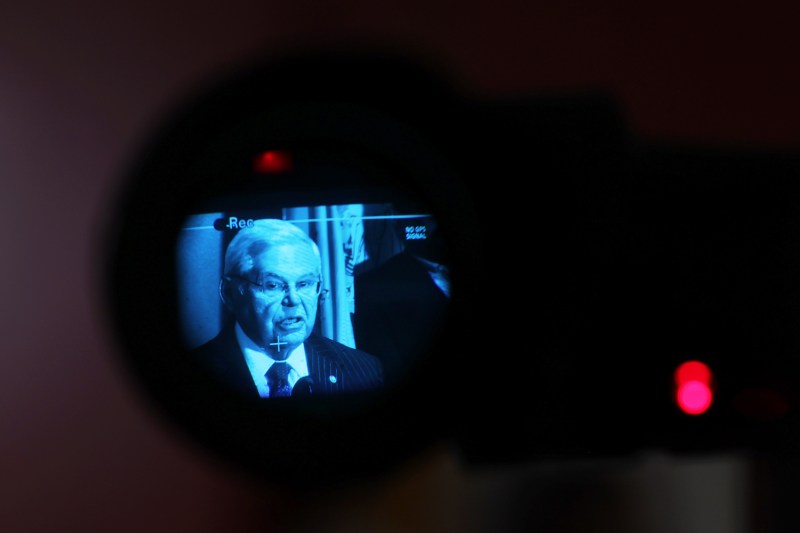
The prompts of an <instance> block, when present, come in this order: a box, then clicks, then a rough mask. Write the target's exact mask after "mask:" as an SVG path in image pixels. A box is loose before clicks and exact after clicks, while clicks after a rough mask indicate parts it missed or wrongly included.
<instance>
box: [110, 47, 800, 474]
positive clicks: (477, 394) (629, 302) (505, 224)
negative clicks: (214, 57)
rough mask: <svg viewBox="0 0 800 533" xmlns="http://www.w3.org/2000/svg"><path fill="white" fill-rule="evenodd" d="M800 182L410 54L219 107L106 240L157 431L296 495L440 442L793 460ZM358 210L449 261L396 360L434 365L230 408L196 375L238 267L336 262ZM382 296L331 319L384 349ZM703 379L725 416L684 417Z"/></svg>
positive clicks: (158, 162)
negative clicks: (286, 258) (333, 244)
mask: <svg viewBox="0 0 800 533" xmlns="http://www.w3.org/2000/svg"><path fill="white" fill-rule="evenodd" d="M798 168H800V167H799V166H798V164H797V160H796V158H795V157H793V156H792V154H782V155H779V154H757V153H744V152H726V151H723V150H716V151H713V150H711V149H696V148H694V149H693V148H692V147H677V146H665V145H659V144H654V143H649V144H648V143H644V142H641V141H640V140H638V139H635V138H634V137H633V135H631V134H630V132H628V131H627V128H626V126H625V123H624V119H623V113H622V110H621V109H620V107H619V105H618V103H617V102H616V101H615V100H614V98H613V97H611V96H609V95H606V94H575V95H550V96H548V95H538V96H534V97H529V98H525V99H505V100H502V101H495V100H491V101H489V100H486V99H481V98H479V97H476V96H474V95H470V94H468V92H467V91H465V90H464V88H463V87H459V86H458V85H457V84H456V83H454V82H452V80H450V79H448V78H447V76H446V75H445V74H443V73H441V72H440V71H438V70H437V66H435V65H434V66H431V65H427V64H425V62H418V61H414V60H410V59H408V58H403V57H399V56H396V55H381V54H374V55H369V54H366V55H365V54H336V53H329V54H300V55H297V56H286V57H283V58H280V59H276V60H270V61H267V62H265V63H264V64H261V65H257V66H255V67H253V68H250V69H248V70H247V71H246V72H245V73H244V74H239V75H236V76H231V77H230V78H228V79H226V80H224V81H222V82H220V83H215V84H213V87H211V88H209V90H207V91H205V92H203V93H202V94H200V95H199V96H197V97H196V98H195V99H192V100H191V101H189V102H188V103H187V104H186V105H185V106H184V107H183V108H181V109H178V110H177V111H176V113H175V114H174V115H173V116H171V117H168V118H167V120H165V122H164V124H163V127H162V128H161V129H160V130H159V131H157V132H156V134H155V135H154V136H153V138H152V139H151V140H150V141H149V142H148V143H147V144H146V145H145V146H143V147H142V150H141V157H140V158H139V159H138V160H137V161H135V164H134V165H133V166H132V168H131V172H130V175H129V176H128V181H127V183H126V188H125V189H124V190H123V191H122V194H121V196H120V201H119V208H118V209H117V210H116V211H115V213H116V214H117V215H116V216H117V217H118V218H117V219H116V220H115V221H114V222H116V223H115V224H112V225H111V228H112V230H111V232H110V234H109V239H108V242H107V245H108V247H107V250H106V253H107V257H108V258H109V262H108V265H107V266H108V269H107V271H108V277H107V280H106V281H107V289H108V290H107V293H108V295H109V304H110V311H111V316H112V318H113V327H114V329H115V332H116V333H117V335H118V338H119V339H120V343H121V346H122V348H123V353H124V357H125V362H126V365H127V368H128V369H129V370H130V372H131V375H132V377H133V379H134V380H135V381H136V383H137V384H138V385H139V386H140V387H141V390H142V391H143V393H144V395H145V398H146V399H147V400H148V401H150V402H152V405H153V406H154V408H155V410H156V411H157V412H159V413H162V414H163V415H164V416H165V417H166V418H167V419H168V420H169V423H171V424H173V425H175V426H177V427H179V428H180V429H181V430H182V431H183V432H184V433H185V435H187V436H188V437H189V438H190V439H192V440H193V441H196V442H199V443H201V444H202V445H203V446H205V447H206V448H207V449H209V450H211V451H212V452H213V453H214V454H216V455H218V456H220V457H222V458H223V459H224V460H225V461H227V462H229V463H231V464H232V465H234V466H235V467H237V468H239V469H241V470H243V471H247V472H249V473H251V474H253V475H256V476H258V477H260V478H265V479H267V480H269V481H271V482H276V483H285V484H292V485H296V486H298V487H316V486H319V485H326V484H330V483H338V482H342V481H351V480H354V479H359V478H361V477H363V476H373V475H378V474H380V473H382V472H384V471H386V470H387V469H390V468H394V467H397V466H399V465H401V464H403V462H404V461H406V460H408V459H409V458H412V457H414V456H415V455H416V454H417V453H418V452H420V451H421V450H424V449H426V448H427V447H429V446H431V445H433V444H434V443H437V442H447V443H450V444H451V445H453V446H455V447H456V448H457V449H458V450H459V451H460V453H461V456H462V457H463V458H464V459H465V460H466V461H467V462H469V463H471V464H496V463H501V462H518V461H535V460H544V459H550V458H561V459H571V458H579V457H587V456H591V457H597V456H607V455H626V454H631V453H635V452H637V451H640V450H643V449H646V448H659V449H666V450H670V451H674V452H678V453H680V452H690V453H697V452H705V451H716V450H720V449H731V448H733V449H743V450H754V451H762V450H763V451H790V450H793V449H795V448H796V446H795V444H796V430H795V427H796V425H797V424H796V423H795V422H794V419H795V417H796V413H795V411H796V409H797V407H796V405H797V404H796V397H795V396H796V390H797V387H796V381H797V378H796V376H797V372H796V370H797V369H796V363H795V362H794V354H795V353H796V352H797V348H798V344H800V338H798V333H797V331H798V328H797V327H796V325H797V321H798V318H800V309H798V302H800V298H798V296H800V295H798V294H796V292H797V291H798V288H797V285H798V284H797V283H796V282H795V281H794V280H795V275H794V273H795V270H796V268H797V265H800V261H798V259H799V258H798V253H797V244H796V243H797V242H800V241H798V240H797V239H796V235H795V233H796V232H797V231H798V229H797V228H800V224H798V222H800V216H798V207H797V205H798V204H797V203H796V202H794V197H795V194H796V190H797V184H796V183H795V181H796V180H795V179H794V178H795V176H796V175H797V170H798ZM342 206H356V207H357V208H358V212H357V214H356V215H355V216H352V217H350V218H348V220H349V221H350V222H353V221H355V223H356V224H357V225H358V227H360V228H362V230H363V232H364V233H369V232H370V231H371V232H373V234H374V233H375V232H376V231H377V229H376V228H381V231H382V232H384V233H382V234H385V235H388V233H387V232H388V229H387V228H389V227H390V226H391V227H397V228H400V237H399V241H395V240H391V241H390V240H389V237H385V238H383V240H380V239H379V240H376V241H373V242H377V243H379V244H381V246H383V247H386V246H388V244H387V243H389V242H394V243H395V244H396V245H397V242H400V244H399V245H397V246H399V247H400V248H408V249H409V250H415V249H423V248H425V246H427V248H428V249H431V248H435V250H434V251H435V252H436V255H438V256H439V257H440V258H445V259H444V261H445V262H446V263H447V265H448V267H449V273H450V276H451V277H450V289H451V290H450V293H449V298H448V303H447V305H446V307H444V308H443V310H442V311H441V313H440V314H439V315H437V316H435V318H431V317H430V316H427V315H425V316H423V314H422V313H421V312H413V311H405V314H404V315H402V314H401V316H402V317H403V321H402V323H401V326H400V327H401V331H404V332H407V335H403V334H401V335H400V336H398V338H406V337H407V338H409V339H412V340H414V341H415V342H416V343H410V344H408V346H410V347H405V348H404V349H403V350H399V351H398V353H395V354H393V359H392V360H391V361H392V362H391V363H390V364H389V365H388V366H387V367H386V368H388V369H389V370H390V371H391V374H390V375H391V379H389V380H387V386H386V387H385V388H383V389H381V390H373V391H364V392H360V393H357V394H347V395H339V396H337V395H326V396H323V395H317V394H311V395H310V396H307V397H303V398H295V397H293V398H291V400H288V401H283V400H275V399H271V398H270V399H266V400H265V399H262V398H252V397H244V396H242V395H240V394H238V393H237V391H233V390H230V389H228V388H226V387H224V386H222V385H221V384H220V382H219V381H218V380H216V379H215V377H214V376H213V373H209V372H208V369H207V368H203V367H202V365H201V364H199V363H198V362H197V361H196V360H195V359H194V358H193V355H192V353H193V352H192V350H193V348H195V347H196V345H197V344H198V343H200V342H203V341H205V340H207V339H208V338H209V336H210V335H212V334H213V333H214V332H215V329H216V326H209V327H207V329H208V331H205V330H202V331H198V330H197V329H196V328H195V326H196V323H204V321H206V320H207V318H205V317H207V316H212V315H213V317H214V318H213V323H214V324H218V323H220V322H222V321H224V320H225V316H224V314H225V311H224V309H222V310H220V309H219V302H215V303H208V302H212V301H215V298H216V294H215V292H216V291H217V285H216V282H215V280H218V279H219V275H220V274H221V272H220V269H221V263H222V261H223V258H224V246H225V244H226V243H227V242H229V241H230V239H231V237H232V236H233V235H234V234H235V233H236V232H238V231H240V230H243V229H245V228H247V227H248V226H249V225H251V224H254V223H255V221H256V220H258V219H260V218H280V217H284V218H286V217H287V216H288V215H287V213H299V212H302V213H305V214H306V215H308V214H309V213H313V214H314V217H313V220H312V219H311V218H309V219H308V220H305V219H303V224H307V227H311V226H308V224H314V223H319V224H320V225H318V226H314V227H317V228H318V229H316V230H313V231H315V232H316V233H315V236H317V237H319V236H320V235H322V234H323V233H325V232H327V231H329V230H331V228H334V227H336V228H340V227H341V226H342V225H343V224H345V223H346V222H347V221H345V220H344V215H342V213H344V212H345V211H346V209H345V210H342V209H341V207H342ZM324 208H327V210H325V209H324ZM298 209H301V211H298ZM337 209H338V210H337ZM381 209H384V211H381ZM326 213H327V214H326ZM331 213H334V215H331ZM365 213H366V214H369V213H373V214H374V213H383V214H384V215H386V216H375V217H372V218H370V217H369V216H365ZM336 214H338V215H336ZM292 216H294V215H292ZM298 216H299V215H298ZM309 216H310V215H309ZM348 216H349V215H348ZM198 217H199V218H198ZM320 217H321V218H320ZM337 217H339V218H337ZM300 218H301V219H302V216H300ZM367 219H369V222H366V220H367ZM190 220H191V221H194V222H197V221H198V220H203V221H204V222H202V223H199V224H198V225H197V226H196V227H203V228H205V231H206V234H207V235H209V238H208V239H205V240H203V241H202V242H203V243H204V244H202V246H205V245H206V244H205V243H207V242H212V241H213V243H214V248H213V252H208V251H205V250H206V248H202V247H200V248H198V246H199V245H198V244H197V243H196V242H195V241H196V239H195V238H194V237H192V238H188V237H186V235H187V224H189V222H187V221H190ZM320 221H321V222H320ZM434 229H435V232H436V237H437V240H436V244H435V246H434V242H433V241H434V240H433V238H432V234H433V232H434ZM309 231H311V230H309ZM331 231H332V230H331ZM325 234H326V235H327V233H325ZM348 235H352V233H350V234H348ZM393 238H394V237H393ZM420 245H425V246H422V247H421V246H420ZM337 246H339V245H337ZM397 246H396V248H397ZM339 248H341V246H339ZM367 255H368V256H369V254H367ZM388 255H391V253H390V254H388ZM377 256H378V255H377V252H374V253H372V254H371V257H377ZM348 257H349V258H350V263H349V268H350V269H351V270H357V267H358V265H357V264H353V261H352V257H353V256H352V255H350V256H348ZM209 262H210V263H211V264H212V266H210V267H209V266H206V267H204V268H206V270H205V271H204V273H203V274H201V275H195V274H194V272H195V270H194V269H195V267H197V265H201V264H205V263H209ZM198 268H199V267H198ZM342 268H346V267H342ZM351 273H352V274H355V273H354V272H350V271H348V275H350V274H351ZM335 274H336V273H331V274H329V276H328V277H329V280H326V281H330V280H333V279H339V278H341V276H339V278H337V277H336V275H335ZM352 277H353V278H357V276H355V275H353V276H352ZM198 280H205V281H204V282H203V283H202V287H200V282H199V281H198ZM323 284H324V283H323ZM343 287H344V285H342V284H341V283H340V284H338V285H336V284H333V285H331V286H330V287H327V288H326V291H328V292H323V293H322V294H321V298H323V299H324V298H326V297H329V298H337V297H338V295H339V294H340V293H342V292H343V291H344V290H345V289H344V288H343ZM358 289H359V287H358V284H357V283H356V285H355V293H356V298H358V297H359V294H360V293H359V290H358ZM347 290H350V289H347ZM415 290H416V289H413V290H412V292H411V294H412V296H410V297H408V296H407V297H406V298H405V299H404V300H403V302H406V303H408V301H409V300H414V299H417V296H415V295H416V293H414V292H413V291H415ZM330 291H332V292H330ZM368 292H369V291H367V290H365V291H362V292H361V294H364V293H368ZM406 292H408V290H407V291H406ZM377 294H379V295H380V296H379V297H378V301H377V303H376V302H374V301H373V302H372V305H374V307H373V308H372V309H375V311H370V312H366V311H363V309H367V307H366V306H367V305H368V304H367V303H362V304H361V306H359V304H358V300H356V305H355V307H354V308H351V312H350V316H349V317H348V316H347V312H346V311H341V312H340V313H339V314H337V315H336V317H337V318H336V320H334V322H336V321H337V320H338V321H341V320H339V319H340V318H346V319H348V320H350V321H351V322H352V323H353V324H354V325H355V326H354V331H355V332H356V333H357V334H358V330H359V328H361V329H362V330H366V331H369V329H370V327H371V326H364V324H365V323H366V322H365V321H366V318H365V317H368V316H371V315H373V314H377V313H380V312H382V311H384V310H385V309H387V308H389V307H391V305H393V301H390V300H388V299H387V300H386V301H385V303H383V302H382V301H380V298H384V294H383V293H382V292H380V293H377ZM386 298H388V296H387V297H386ZM337 301H338V300H337ZM351 301H352V300H351ZM187 302H188V303H187ZM323 304H324V301H323V300H320V305H323ZM215 306H217V307H216V308H215ZM198 309H202V310H201V311H198ZM337 309H338V308H337ZM409 309H410V308H409ZM360 310H362V314H361V315H359V311H360ZM206 311H208V313H207V314H204V313H206ZM330 313H331V312H329V313H328V314H330ZM228 318H230V317H228ZM327 318H330V317H327ZM325 320H326V317H324V316H323V317H322V318H320V319H318V324H317V327H318V328H319V327H326V326H324V323H325ZM320 324H323V326H320ZM206 326H207V324H206ZM206 326H202V327H206ZM193 328H195V329H193ZM201 329H202V328H201ZM187 339H188V340H187ZM358 341H359V338H358V336H356V338H355V339H354V342H355V344H356V347H358ZM278 342H280V339H278ZM365 342H366V341H365ZM398 342H400V341H394V345H395V346H396V345H398ZM389 345H390V346H391V343H389ZM686 360H701V361H703V362H705V363H706V364H708V366H709V367H710V368H711V371H712V373H713V379H712V380H711V381H710V382H709V387H710V390H711V391H712V392H713V394H714V397H713V401H712V403H711V406H710V408H709V409H708V411H706V412H705V413H703V414H702V415H687V414H685V413H683V412H682V411H681V410H680V409H679V408H678V406H677V404H676V397H675V394H676V383H675V376H674V371H675V369H676V368H677V366H678V365H679V364H680V363H681V362H683V361H686ZM384 362H386V361H384ZM332 377H333V376H332Z"/></svg>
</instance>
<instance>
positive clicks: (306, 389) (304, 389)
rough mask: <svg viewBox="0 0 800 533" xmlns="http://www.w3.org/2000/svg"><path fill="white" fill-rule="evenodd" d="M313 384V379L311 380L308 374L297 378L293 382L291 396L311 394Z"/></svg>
mask: <svg viewBox="0 0 800 533" xmlns="http://www.w3.org/2000/svg"><path fill="white" fill-rule="evenodd" d="M313 384H314V380H312V379H311V377H310V376H306V377H304V378H301V379H298V380H297V383H295V384H294V388H293V389H292V396H297V397H301V396H311V389H312V385H313Z"/></svg>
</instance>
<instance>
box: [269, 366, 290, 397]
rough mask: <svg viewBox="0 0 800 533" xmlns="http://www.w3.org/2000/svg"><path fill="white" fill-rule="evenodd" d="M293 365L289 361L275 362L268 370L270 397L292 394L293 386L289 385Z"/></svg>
mask: <svg viewBox="0 0 800 533" xmlns="http://www.w3.org/2000/svg"><path fill="white" fill-rule="evenodd" d="M291 370H292V367H291V366H289V363H285V362H275V363H273V364H272V366H271V367H269V370H267V373H266V374H265V375H266V378H267V383H268V384H269V397H270V398H276V397H279V396H291V395H292V387H291V385H289V379H288V377H289V372H290V371H291Z"/></svg>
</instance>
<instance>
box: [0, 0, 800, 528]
mask: <svg viewBox="0 0 800 533" xmlns="http://www.w3.org/2000/svg"><path fill="white" fill-rule="evenodd" d="M795 21H796V17H795V16H794V13H793V12H792V10H791V9H790V8H789V6H788V3H786V2H769V1H767V2H759V3H758V4H755V3H753V4H747V3H738V4H733V3H721V2H710V3H704V4H701V5H698V4H696V3H691V2H670V3H667V2H657V3H652V2H651V3H642V2H617V3H608V2H604V3H599V2H598V3H589V2H575V3H570V2H564V3H559V4H558V5H557V6H544V5H538V4H537V3H525V2H491V3H487V4H486V5H482V4H479V3H467V4H464V3H457V2H436V3H433V4H431V3H430V2H409V1H404V2H384V3H381V4H379V5H376V4H374V3H371V2H336V3H330V4H324V5H320V4H318V3H316V2H308V1H297V2H286V3H277V2H251V1H246V0H233V1H230V2H226V3H224V4H220V5H217V4H213V3H210V2H192V3H189V2H178V1H171V2H160V3H132V2H129V3H123V4H119V5H115V4H111V3H106V2H96V1H80V0H79V1H77V2H71V3H69V4H63V3H59V2H52V1H42V2H37V1H32V2H26V3H10V2H5V3H4V4H2V5H0V175H2V182H3V188H2V190H3V193H2V194H1V195H0V206H2V209H0V212H2V214H3V221H4V224H3V227H4V231H3V232H2V233H0V235H2V237H0V238H2V248H3V250H5V255H4V258H5V259H4V260H3V261H2V267H0V268H2V276H1V277H0V279H2V280H3V281H2V285H3V293H2V294H3V299H4V304H3V306H2V308H1V309H2V317H0V318H1V320H0V323H2V324H3V326H2V328H3V334H2V335H1V336H0V338H2V341H0V342H2V345H1V346H2V347H1V348H0V353H1V354H2V362H3V371H2V373H0V391H1V392H0V394H2V398H1V399H0V405H2V407H0V435H1V436H2V437H0V496H1V498H0V501H2V503H1V504H0V529H3V530H4V531H34V530H36V531H42V530H50V529H70V530H72V529H79V530H85V531H88V530H105V529H111V528H114V529H117V530H121V531H140V530H143V529H147V530H151V531H184V530H186V531H218V530H223V529H224V530H239V531H251V530H252V531H260V530H274V529H275V528H278V527H280V526H281V525H287V524H288V523H289V522H288V520H289V519H290V518H291V517H299V518H298V519H297V520H296V521H295V522H294V523H295V524H298V523H299V524H302V527H304V528H306V529H310V530H314V531H345V530H346V531H352V530H379V531H407V530H416V531H419V530H422V531H433V530H438V531H495V530H503V529H514V527H519V528H520V529H523V530H535V529H536V528H540V529H542V530H545V531H551V530H553V531H573V530H574V531H594V530H596V531H605V530H615V531H642V530H646V531H654V532H659V531H687V530H698V531H700V530H702V531H707V532H709V531H726V532H730V531H759V530H766V531H780V530H782V529H780V526H781V525H782V524H790V523H791V516H790V515H789V514H788V512H789V511H788V506H786V505H783V504H782V503H781V502H782V501H784V500H785V499H787V496H786V495H787V494H791V493H790V492H787V489H788V488H789V487H791V485H779V484H777V483H776V481H775V477H774V475H773V474H771V472H772V471H770V470H766V471H765V470H764V469H763V468H762V466H761V465H759V464H757V463H754V462H752V461H750V460H748V459H745V458H743V457H740V456H737V455H735V454H712V455H711V456H704V457H702V458H685V457H671V456H669V455H668V454H663V453H660V452H658V451H652V452H651V451H645V452H643V453H642V454H637V455H636V456H635V457H628V458H624V459H622V460H620V459H618V458H617V459H614V460H608V461H606V460H601V459H597V460H594V461H586V460H582V461H579V462H576V463H566V464H565V463H560V462H559V463H553V464H540V463H537V464H527V463H526V464H516V465H510V466H509V465H504V466H501V467H497V468H478V469H470V468H466V467H464V466H463V465H462V464H461V463H460V462H459V460H458V456H457V454H456V453H454V452H453V451H452V450H450V449H447V448H442V449H435V450H431V452H430V453H429V454H427V455H425V456H424V457H420V458H419V460H418V461H417V462H415V463H414V464H410V465H408V467H407V468H404V469H402V470H401V471H399V472H395V473H392V474H391V475H387V476H386V478H385V479H382V480H381V481H380V482H375V483H373V484H370V485H369V486H366V487H365V486H356V487H352V488H350V489H347V490H342V491H339V492H337V493H336V494H328V495H317V496H315V497H314V498H312V499H300V498H298V497H295V495H292V494H285V493H283V492H281V491H279V490H278V489H277V488H275V487H269V486H261V485H258V484H256V483H254V482H253V481H252V480H244V479H241V478H239V477H238V476H237V475H235V474H233V473H231V472H230V471H228V470H227V469H226V468H225V467H224V466H223V465H221V464H218V463H216V462H214V461H211V460H209V459H208V458H207V457H206V456H205V455H204V452H203V451H202V450H200V449H198V448H196V447H195V446H194V445H193V444H192V443H189V442H186V441H185V440H184V439H183V438H182V437H180V436H178V435H176V434H175V432H174V431H173V430H172V428H171V427H169V426H168V425H167V424H166V423H164V422H163V421H162V420H160V419H159V418H158V417H157V416H155V415H154V414H153V413H152V412H151V411H150V409H149V408H148V407H147V405H146V404H145V403H144V402H143V400H142V398H141V397H140V396H139V393H138V389H137V388H136V387H135V386H134V384H132V383H131V382H129V380H128V377H127V375H126V374H125V373H124V372H123V371H122V369H121V366H120V365H119V362H118V359H117V357H118V347H117V346H116V344H115V342H114V339H112V338H111V336H110V334H109V331H108V328H107V325H108V324H107V320H106V317H105V316H104V312H105V310H104V308H103V307H102V305H101V295H100V293H99V290H100V285H99V283H98V280H99V275H100V272H99V268H100V265H101V262H100V259H101V257H100V255H99V254H100V253H101V249H100V247H99V239H100V237H101V236H102V231H103V229H104V225H106V224H108V221H109V219H110V217H111V215H112V213H111V210H112V209H113V198H114V194H115V193H116V191H117V189H118V187H119V186H120V184H121V177H122V175H123V173H124V171H125V169H126V168H127V164H128V162H129V160H130V158H131V157H133V155H134V154H135V153H136V150H137V148H138V146H139V143H140V142H141V141H142V140H143V139H144V138H145V137H146V136H147V134H148V133H149V132H150V131H151V128H152V127H153V126H154V125H155V124H156V123H157V121H158V120H159V119H160V118H161V117H162V114H163V113H164V112H166V111H167V110H169V109H170V108H171V106H173V105H175V104H177V103H179V102H181V100H182V97H183V96H184V95H186V94H187V93H188V92H189V91H191V90H192V89H194V88H195V87H196V86H197V84H198V83H202V82H204V81H206V80H208V79H209V77H210V76H215V75H216V74H218V73H222V72H226V71H227V70H228V69H231V68H233V67H234V66H235V65H237V64H239V63H240V62H243V61H245V60H247V59H248V58H252V57H256V56H258V55H260V54H261V53H262V52H263V51H268V52H271V53H272V52H277V51H280V50H282V49H285V48H289V47H292V46H294V45H298V44H304V45H306V44H324V43H326V42H341V41H342V40H345V41H348V42H355V43H359V42H361V43H364V44H363V46H367V43H370V42H373V41H374V42H380V43H390V44H393V45H397V46H399V47H407V48H408V49H409V50H413V51H414V52H415V53H417V54H423V55H425V56H427V57H429V58H430V59H431V60H434V61H437V62H440V63H441V64H442V65H445V66H446V67H447V68H449V69H450V70H451V71H452V73H454V74H455V75H456V76H458V77H459V78H460V79H461V80H463V83H464V85H465V86H466V87H468V88H469V89H470V90H471V91H473V92H474V94H476V95H481V96H487V97H492V98H504V97H512V96H520V95H521V96H525V97H531V96H533V97H535V96H536V95H537V94H553V93H564V94H569V93H571V92H576V91H583V90H586V89H603V90H608V91H611V92H612V93H613V94H615V95H617V96H618V98H619V99H620V101H621V102H622V104H623V111H624V119H625V122H626V125H627V127H628V128H630V130H631V131H632V132H633V133H634V134H635V135H636V136H639V137H641V138H644V139H648V140H652V141H670V142H673V141H675V142H680V143H689V144H694V145H697V146H708V147H718V146H721V147H728V148H734V149H742V150H744V149H756V148H757V149H761V150H768V151H771V150H775V151H793V150H797V149H800V126H798V124H800V103H798V101H797V94H800V74H798V69H797V68H796V57H797V53H798V51H799V50H798V48H800V45H798V42H797V39H796V35H795V32H794V30H795ZM154 296H157V295H154ZM782 471H784V472H791V471H792V470H791V469H787V468H783V469H782ZM785 477H788V476H785ZM789 482H791V479H789ZM787 527H788V526H787ZM287 528H288V525H287Z"/></svg>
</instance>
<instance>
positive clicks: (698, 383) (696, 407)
mask: <svg viewBox="0 0 800 533" xmlns="http://www.w3.org/2000/svg"><path fill="white" fill-rule="evenodd" d="M713 397H714V393H713V391H712V390H711V370H710V369H709V368H708V366H707V365H706V364H705V363H701V362H700V361H687V362H685V363H683V364H681V365H680V366H679V367H678V368H677V369H676V370H675V401H676V402H677V404H678V407H680V408H681V410H682V411H683V412H684V413H686V414H690V415H699V414H702V413H704V412H706V411H707V410H708V408H709V407H711V402H712V400H713Z"/></svg>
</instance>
